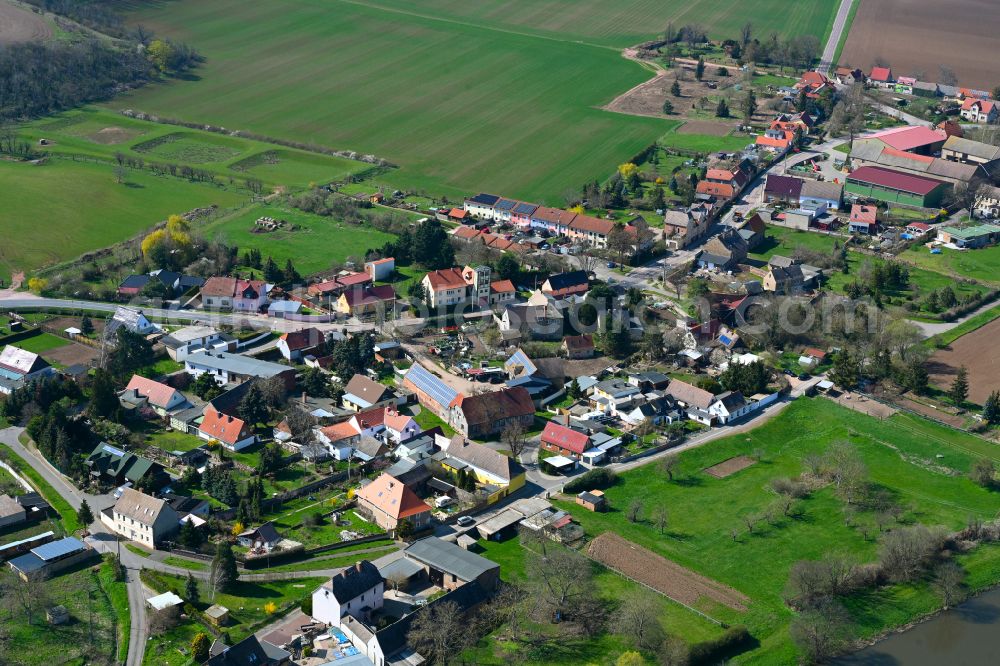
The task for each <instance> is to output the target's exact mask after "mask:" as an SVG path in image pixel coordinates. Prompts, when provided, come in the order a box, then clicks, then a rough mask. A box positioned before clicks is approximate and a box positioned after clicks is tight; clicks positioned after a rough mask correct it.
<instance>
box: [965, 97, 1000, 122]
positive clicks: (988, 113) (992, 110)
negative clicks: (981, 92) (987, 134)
mask: <svg viewBox="0 0 1000 666" xmlns="http://www.w3.org/2000/svg"><path fill="white" fill-rule="evenodd" d="M958 115H960V116H961V117H962V119H963V120H967V121H969V122H970V123H995V122H996V121H997V118H998V117H1000V109H998V108H997V102H995V101H994V100H991V99H975V98H972V97H969V98H966V99H965V101H963V102H962V108H961V109H960V110H959V112H958Z"/></svg>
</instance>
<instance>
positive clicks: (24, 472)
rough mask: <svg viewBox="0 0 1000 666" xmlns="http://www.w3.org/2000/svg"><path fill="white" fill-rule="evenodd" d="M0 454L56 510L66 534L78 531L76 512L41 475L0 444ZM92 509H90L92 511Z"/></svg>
mask: <svg viewBox="0 0 1000 666" xmlns="http://www.w3.org/2000/svg"><path fill="white" fill-rule="evenodd" d="M24 441H28V440H27V435H26V434H25V437H24ZM0 452H2V454H3V457H4V460H5V461H6V462H7V464H8V465H10V466H11V467H13V468H14V469H16V470H17V471H18V473H19V474H20V475H21V476H23V477H24V478H26V479H27V480H28V483H30V484H31V485H32V486H34V487H35V489H37V490H38V492H39V494H40V495H41V496H42V497H44V498H45V501H46V502H48V503H49V505H50V506H52V508H53V509H55V510H56V513H58V514H59V517H60V522H61V523H62V527H63V529H64V530H65V531H66V532H67V533H68V534H72V533H73V532H75V531H76V530H78V529H80V527H81V525H80V521H78V520H77V518H76V511H75V510H74V509H73V507H71V506H70V505H69V502H67V501H66V500H65V499H63V496H62V495H60V494H59V493H57V492H56V490H55V488H53V487H52V486H50V485H49V482H48V481H46V480H45V479H43V478H42V475H41V474H39V473H38V472H36V471H35V468H33V467H32V466H31V465H29V464H28V463H26V462H25V461H24V460H23V459H22V458H21V456H19V455H17V454H16V453H14V451H13V450H12V449H11V448H10V447H9V446H5V445H3V444H0ZM93 508H94V507H91V509H93Z"/></svg>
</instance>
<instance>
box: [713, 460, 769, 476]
mask: <svg viewBox="0 0 1000 666" xmlns="http://www.w3.org/2000/svg"><path fill="white" fill-rule="evenodd" d="M756 462H757V461H756V460H754V459H753V458H748V457H747V456H736V457H735V458H730V459H729V460H723V461H722V462H720V463H719V464H718V465H712V466H711V467H709V468H707V469H705V474H708V475H709V476H714V477H715V478H717V479H724V478H726V477H727V476H732V475H733V474H736V472H739V471H741V470H744V469H746V468H747V467H749V466H750V465H753V464H754V463H756Z"/></svg>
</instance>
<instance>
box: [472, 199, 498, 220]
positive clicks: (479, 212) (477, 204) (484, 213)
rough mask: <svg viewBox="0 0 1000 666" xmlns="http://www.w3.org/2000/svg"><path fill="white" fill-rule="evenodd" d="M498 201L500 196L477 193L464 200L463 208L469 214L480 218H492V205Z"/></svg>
mask: <svg viewBox="0 0 1000 666" xmlns="http://www.w3.org/2000/svg"><path fill="white" fill-rule="evenodd" d="M498 201H500V197H498V196H497V195H495V194H485V193H479V194H477V195H476V196H474V197H469V198H468V199H466V200H465V210H466V211H468V213H469V215H471V216H473V217H475V218H479V219H480V220H492V219H493V207H494V206H495V205H496V203H497V202H498Z"/></svg>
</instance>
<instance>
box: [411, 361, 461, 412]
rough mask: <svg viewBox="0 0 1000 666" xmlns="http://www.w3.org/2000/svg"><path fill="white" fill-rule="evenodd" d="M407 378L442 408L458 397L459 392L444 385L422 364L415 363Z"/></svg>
mask: <svg viewBox="0 0 1000 666" xmlns="http://www.w3.org/2000/svg"><path fill="white" fill-rule="evenodd" d="M405 378H406V380H407V381H409V382H410V383H411V384H413V385H414V386H415V387H416V388H418V389H419V390H421V391H423V392H424V393H426V394H427V395H429V396H430V397H431V399H432V400H434V401H435V402H437V403H438V404H439V405H441V406H442V407H447V406H448V405H450V404H451V402H452V400H454V399H455V398H457V397H458V391H456V390H455V389H453V388H452V387H450V386H448V385H447V384H445V383H444V381H442V380H441V379H440V378H439V377H437V376H435V375H434V374H432V373H431V372H430V371H429V370H428V369H427V368H425V367H424V366H423V365H421V364H420V363H414V364H413V365H412V366H410V369H409V370H407V371H406V375H405Z"/></svg>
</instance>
